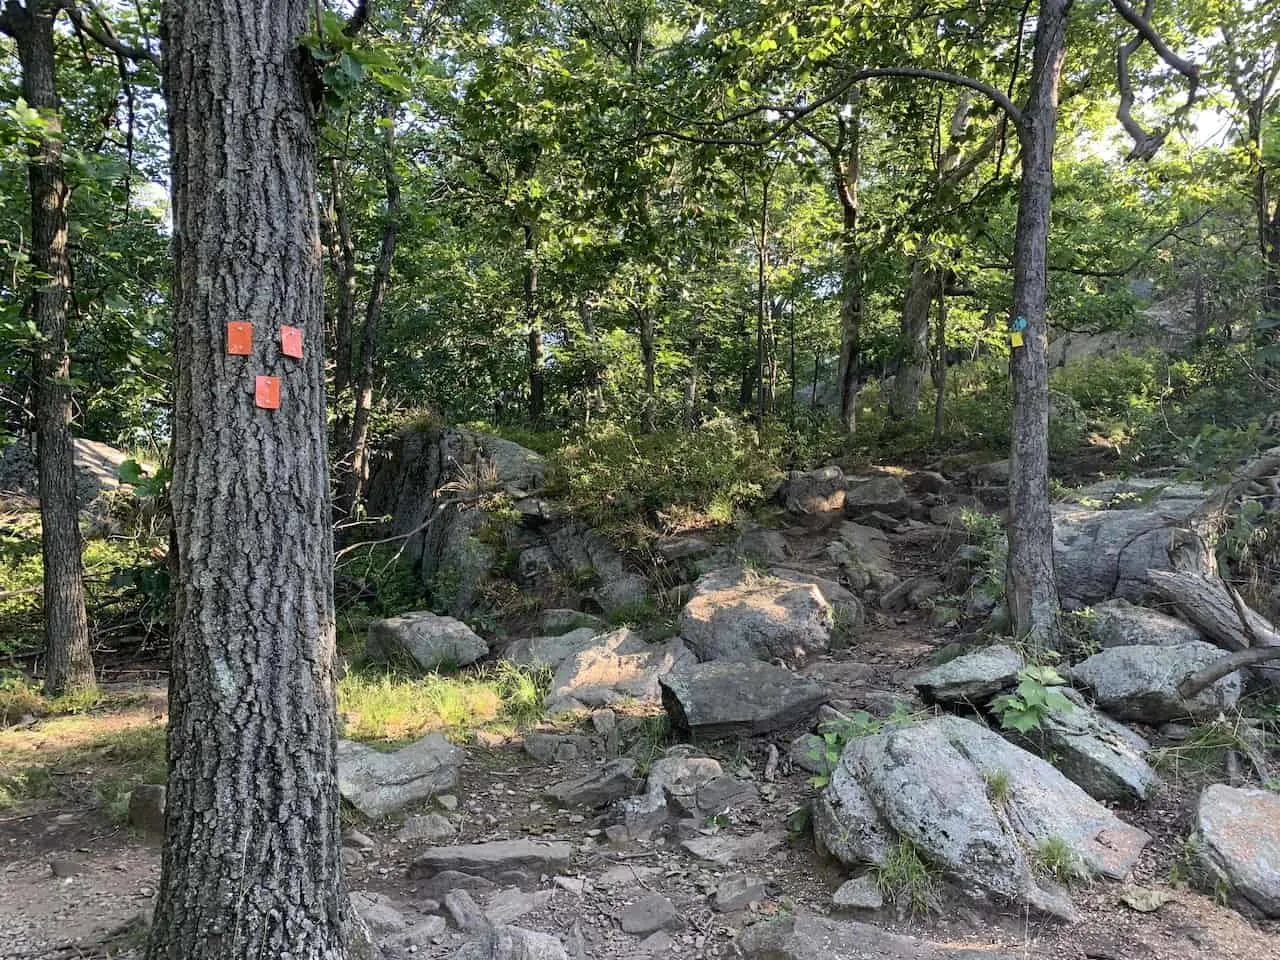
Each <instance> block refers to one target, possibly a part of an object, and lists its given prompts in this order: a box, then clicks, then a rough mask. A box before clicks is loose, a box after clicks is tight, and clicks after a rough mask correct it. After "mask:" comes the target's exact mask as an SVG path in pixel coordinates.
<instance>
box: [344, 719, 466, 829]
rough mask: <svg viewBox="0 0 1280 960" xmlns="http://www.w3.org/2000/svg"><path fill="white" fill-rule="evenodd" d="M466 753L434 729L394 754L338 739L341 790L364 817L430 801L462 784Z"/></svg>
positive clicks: (376, 815)
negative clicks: (462, 764) (461, 773)
mask: <svg viewBox="0 0 1280 960" xmlns="http://www.w3.org/2000/svg"><path fill="white" fill-rule="evenodd" d="M462 756H463V755H462V751H461V750H460V749H459V748H458V747H455V746H454V745H453V744H452V743H450V742H449V741H448V740H446V739H445V738H444V737H443V736H442V735H440V734H438V733H431V734H428V735H427V736H425V737H423V738H422V739H421V740H418V741H417V742H416V743H411V744H410V745H409V746H407V747H404V748H402V749H400V750H397V751H395V752H394V753H379V752H378V751H377V750H374V749H373V748H372V747H367V746H365V745H364V744H361V743H353V742H351V741H350V740H339V741H338V791H339V792H340V793H341V794H342V799H344V800H346V801H347V802H348V803H350V804H351V805H352V806H353V807H355V808H356V809H357V810H359V811H360V812H361V813H362V814H364V815H365V816H366V817H370V818H373V819H376V818H378V817H385V816H387V814H390V813H395V812H396V811H397V810H403V809H404V808H405V807H407V806H409V805H410V804H411V803H417V802H419V801H422V800H428V799H430V798H431V797H433V796H435V795H436V794H437V793H443V792H445V791H446V790H452V789H453V788H454V787H455V786H457V784H458V767H459V766H460V765H461V763H462Z"/></svg>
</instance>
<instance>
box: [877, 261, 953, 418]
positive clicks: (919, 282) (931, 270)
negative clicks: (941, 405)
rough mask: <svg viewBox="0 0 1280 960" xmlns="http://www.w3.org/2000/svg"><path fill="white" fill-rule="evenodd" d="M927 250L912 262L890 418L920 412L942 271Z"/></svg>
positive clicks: (903, 306)
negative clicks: (934, 303)
mask: <svg viewBox="0 0 1280 960" xmlns="http://www.w3.org/2000/svg"><path fill="white" fill-rule="evenodd" d="M929 252H930V251H929V250H928V248H926V249H924V250H921V251H920V253H919V254H917V255H916V257H915V259H914V260H913V261H912V263H911V285H910V286H909V287H908V288H907V299H906V301H905V302H904V303H903V305H902V328H901V344H902V354H903V355H902V363H901V365H900V366H899V367H898V372H897V374H896V375H895V376H894V378H893V393H892V394H891V395H890V397H889V416H890V417H892V418H893V419H895V420H909V419H911V418H912V417H914V416H915V415H916V411H918V410H919V409H920V387H921V386H922V385H923V384H924V378H925V376H926V374H927V373H928V371H929V314H930V312H931V311H932V308H933V301H934V299H935V298H937V297H938V296H939V295H940V293H941V292H942V271H941V270H939V269H938V268H937V267H935V266H932V265H931V264H930V263H929Z"/></svg>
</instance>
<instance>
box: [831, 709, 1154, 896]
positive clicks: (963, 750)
mask: <svg viewBox="0 0 1280 960" xmlns="http://www.w3.org/2000/svg"><path fill="white" fill-rule="evenodd" d="M993 782H1001V783H1002V786H1001V788H1000V795H999V796H997V797H994V798H993V796H992V788H991V786H990V784H991V783H993ZM814 836H815V840H816V842H817V844H818V846H819V848H820V849H823V850H826V851H827V852H829V853H831V854H832V855H833V856H835V857H836V858H837V859H839V860H840V861H841V862H842V863H845V864H846V865H848V866H865V865H867V864H872V865H880V864H883V863H884V862H885V860H886V858H887V857H888V855H889V852H890V850H891V849H892V848H893V846H894V844H896V843H897V842H898V841H899V840H901V839H905V840H908V841H910V842H911V843H912V844H914V845H915V847H916V848H917V849H918V850H919V851H920V854H921V856H923V857H924V858H925V859H926V860H927V861H928V862H930V863H932V864H934V865H936V866H937V867H939V868H941V869H942V870H943V872H944V873H945V874H946V875H947V876H948V877H949V878H951V879H952V880H954V881H956V882H958V883H959V884H960V885H961V886H963V887H966V888H976V889H979V890H984V891H987V892H989V893H992V894H996V895H998V896H1001V897H1004V898H1006V899H1008V900H1010V901H1012V902H1015V903H1018V904H1025V905H1026V906H1029V907H1031V908H1033V909H1036V910H1039V911H1043V912H1046V913H1049V914H1052V915H1055V916H1059V917H1064V918H1071V917H1073V916H1074V908H1073V906H1072V904H1071V902H1070V900H1069V899H1068V898H1067V896H1066V894H1065V893H1064V892H1063V891H1062V890H1060V889H1058V888H1057V887H1056V886H1055V885H1053V884H1050V883H1048V882H1046V881H1045V880H1043V879H1042V878H1041V877H1039V876H1037V874H1036V870H1035V868H1034V859H1033V857H1032V855H1031V853H1029V852H1028V851H1036V850H1038V849H1040V848H1042V847H1043V846H1044V845H1045V844H1047V843H1050V842H1053V843H1054V844H1065V846H1066V848H1067V849H1069V850H1070V851H1071V852H1072V854H1073V856H1074V857H1075V858H1076V859H1077V862H1078V864H1079V867H1080V869H1081V870H1082V871H1083V872H1085V873H1087V874H1089V875H1097V876H1104V877H1109V878H1115V879H1119V878H1122V877H1124V876H1125V875H1126V874H1127V873H1128V871H1129V870H1130V868H1131V867H1132V866H1133V864H1134V863H1135V862H1136V861H1137V858H1138V855H1139V854H1140V853H1141V852H1142V849H1143V847H1144V846H1145V845H1146V843H1147V841H1148V839H1149V838H1148V837H1147V835H1146V834H1145V833H1143V832H1142V831H1141V830H1138V829H1136V828H1134V827H1130V826H1128V825H1127V824H1125V823H1124V822H1122V821H1121V820H1119V819H1117V818H1116V816H1115V815H1114V814H1112V813H1111V812H1110V811H1109V810H1107V809H1106V808H1105V807H1103V806H1102V805H1101V804H1099V803H1098V802H1097V801H1095V800H1093V799H1092V798H1091V797H1089V796H1088V795H1087V794H1086V793H1085V792H1084V791H1083V790H1081V789H1080V788H1079V787H1078V786H1076V785H1075V784H1074V783H1072V782H1071V781H1070V780H1068V779H1067V778H1066V777H1065V776H1064V775H1063V774H1062V773H1060V772H1059V771H1058V770H1056V769H1054V768H1053V767H1052V766H1050V765H1049V764H1048V763H1046V762H1045V761H1043V760H1041V759H1040V758H1038V757H1036V756H1033V755H1032V754H1030V753H1028V752H1027V751H1025V750H1022V749H1021V748H1019V747H1017V746H1014V745H1013V744H1011V743H1009V742H1008V741H1006V740H1004V739H1003V738H1001V737H1000V736H999V735H997V734H995V733H993V732H992V731H991V730H988V729H987V728H986V727H984V726H982V725H981V724H978V723H974V722H972V721H969V720H965V719H962V718H960V717H938V718H936V719H933V720H927V721H924V722H922V723H918V724H914V725H910V726H905V727H897V728H891V729H889V730H886V731H885V732H882V733H880V734H877V735H875V736H871V737H866V738H863V739H860V740H854V741H853V742H851V743H850V744H849V745H848V746H847V747H846V748H845V751H844V753H843V755H842V756H841V759H840V764H839V765H838V766H837V767H836V769H835V770H834V771H833V773H832V775H831V782H830V783H829V784H828V785H827V787H826V788H825V789H824V790H823V792H822V794H821V795H820V797H819V799H818V800H817V802H816V803H815V804H814Z"/></svg>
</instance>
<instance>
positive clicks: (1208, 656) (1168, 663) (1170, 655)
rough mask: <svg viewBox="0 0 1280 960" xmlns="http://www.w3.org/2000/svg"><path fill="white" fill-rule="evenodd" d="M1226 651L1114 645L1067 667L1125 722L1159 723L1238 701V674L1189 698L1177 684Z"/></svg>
mask: <svg viewBox="0 0 1280 960" xmlns="http://www.w3.org/2000/svg"><path fill="white" fill-rule="evenodd" d="M1225 655H1226V654H1225V653H1224V652H1223V651H1222V650H1220V649H1219V648H1218V647H1215V646H1214V645H1213V644H1211V643H1204V642H1203V641H1194V642H1192V643H1183V644H1179V645H1178V646H1176V647H1112V648H1110V649H1108V650H1103V651H1101V652H1099V653H1095V654H1094V655H1093V656H1092V657H1090V658H1089V659H1087V660H1085V661H1084V662H1083V663H1080V664H1078V665H1076V666H1075V667H1072V668H1071V669H1070V671H1068V673H1069V675H1070V678H1071V680H1072V682H1073V683H1075V684H1076V685H1077V686H1081V687H1083V688H1085V689H1086V690H1088V692H1089V693H1090V694H1091V695H1092V696H1093V698H1094V700H1095V701H1096V702H1097V704H1098V706H1099V707H1101V708H1102V709H1103V710H1105V711H1106V712H1107V713H1109V714H1111V715H1112V716H1113V717H1117V718H1119V719H1121V720H1134V721H1137V722H1139V723H1149V724H1152V725H1159V724H1162V723H1167V722H1168V721H1170V720H1177V719H1180V718H1182V717H1192V718H1195V719H1212V718H1213V717H1216V716H1217V715H1218V714H1219V713H1220V712H1222V711H1224V710H1230V709H1231V708H1232V707H1234V706H1235V705H1236V702H1237V701H1238V700H1239V699H1240V692H1241V688H1242V686H1243V681H1242V680H1241V679H1240V674H1238V673H1233V674H1230V675H1229V676H1226V677H1223V678H1222V679H1221V680H1219V681H1218V682H1217V683H1215V684H1213V685H1212V686H1210V687H1209V688H1207V689H1205V690H1202V691H1201V692H1200V693H1198V694H1196V695H1195V696H1194V697H1192V698H1191V699H1189V700H1188V699H1185V698H1183V696H1182V695H1181V694H1180V693H1178V684H1180V683H1181V682H1182V681H1183V680H1184V679H1186V678H1187V677H1189V676H1190V675H1191V674H1193V673H1195V672H1196V671H1198V670H1200V669H1202V668H1203V667H1206V666H1208V665H1209V664H1211V663H1213V662H1214V661H1216V660H1219V659H1221V658H1222V657H1223V656H1225Z"/></svg>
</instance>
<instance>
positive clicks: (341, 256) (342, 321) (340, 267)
mask: <svg viewBox="0 0 1280 960" xmlns="http://www.w3.org/2000/svg"><path fill="white" fill-rule="evenodd" d="M342 177H343V173H342V169H341V167H340V165H339V163H338V160H337V158H334V159H333V160H331V161H330V164H329V181H330V187H329V189H330V199H331V202H332V206H333V221H334V226H335V228H336V230H337V237H336V240H337V244H338V250H337V252H338V259H337V261H336V262H335V263H334V269H335V271H336V273H337V281H338V282H337V287H338V307H337V310H336V311H335V317H334V349H333V361H334V363H333V401H334V403H335V404H338V405H340V406H343V400H344V397H345V396H346V393H347V388H348V387H349V386H350V385H351V379H352V376H353V371H354V370H355V364H354V362H353V358H352V347H353V344H354V340H355V322H356V245H355V241H354V240H352V238H351V218H350V216H349V215H348V213H347V204H346V198H345V195H344V194H343V191H342ZM339 443H340V444H342V445H343V446H345V443H346V440H345V437H342V436H340V437H339Z"/></svg>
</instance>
